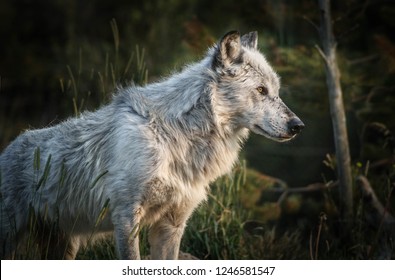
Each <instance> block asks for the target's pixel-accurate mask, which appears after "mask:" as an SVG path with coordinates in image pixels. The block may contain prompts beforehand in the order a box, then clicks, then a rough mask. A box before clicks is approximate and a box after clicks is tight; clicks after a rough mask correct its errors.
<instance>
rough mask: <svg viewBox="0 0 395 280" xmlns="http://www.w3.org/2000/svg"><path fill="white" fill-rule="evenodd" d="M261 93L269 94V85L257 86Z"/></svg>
mask: <svg viewBox="0 0 395 280" xmlns="http://www.w3.org/2000/svg"><path fill="white" fill-rule="evenodd" d="M256 90H257V91H258V92H259V93H260V94H262V95H266V94H268V90H267V87H265V86H260V87H257V89H256Z"/></svg>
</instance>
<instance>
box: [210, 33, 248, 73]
mask: <svg viewBox="0 0 395 280" xmlns="http://www.w3.org/2000/svg"><path fill="white" fill-rule="evenodd" d="M240 54H241V41H240V33H239V32H237V31H230V32H228V33H226V34H225V35H224V37H222V39H221V41H220V42H219V44H218V47H217V49H216V51H215V54H214V61H213V67H214V68H215V67H218V66H229V65H230V64H232V63H233V62H235V61H237V60H238V59H239V58H240Z"/></svg>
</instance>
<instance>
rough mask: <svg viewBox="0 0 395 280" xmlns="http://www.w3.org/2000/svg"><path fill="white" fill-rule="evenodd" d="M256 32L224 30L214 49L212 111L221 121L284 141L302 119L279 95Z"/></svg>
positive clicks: (288, 138) (277, 78)
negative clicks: (214, 82)
mask: <svg viewBox="0 0 395 280" xmlns="http://www.w3.org/2000/svg"><path fill="white" fill-rule="evenodd" d="M257 45H258V34H257V32H251V33H248V34H246V35H243V36H242V37H240V34H239V33H238V32H236V31H232V32H229V33H227V34H226V35H225V36H224V37H223V38H222V39H221V41H220V42H219V43H218V45H217V46H216V48H215V50H214V52H213V60H212V68H213V70H214V71H215V77H216V89H215V91H214V94H213V96H212V101H213V107H214V111H215V113H216V115H217V117H218V120H219V122H220V123H222V124H227V125H230V126H231V127H232V128H243V127H244V128H248V129H250V130H251V131H253V132H254V133H257V134H260V135H264V136H266V137H268V138H270V139H273V140H275V141H279V142H282V141H287V140H290V139H292V138H293V137H294V136H296V135H297V134H298V133H299V132H300V131H301V130H302V129H303V128H304V124H303V122H302V121H301V120H300V119H299V118H298V117H297V116H296V115H295V114H294V113H293V112H292V111H291V110H290V109H289V108H288V107H287V106H286V105H285V104H284V102H283V101H282V100H281V99H280V97H279V89H280V79H279V76H278V75H277V74H276V72H274V70H273V69H272V67H271V66H270V65H269V63H268V62H267V61H266V59H265V57H264V56H263V55H262V54H261V53H260V52H259V51H258V49H257Z"/></svg>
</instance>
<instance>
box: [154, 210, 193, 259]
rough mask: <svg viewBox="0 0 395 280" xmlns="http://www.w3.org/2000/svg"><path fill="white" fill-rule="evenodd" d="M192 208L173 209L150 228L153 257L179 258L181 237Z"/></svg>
mask: <svg viewBox="0 0 395 280" xmlns="http://www.w3.org/2000/svg"><path fill="white" fill-rule="evenodd" d="M191 212H192V210H191V209H184V208H182V209H181V208H178V209H171V210H170V211H169V212H167V213H166V214H165V215H164V216H163V217H162V218H161V219H159V220H158V221H157V222H156V223H155V224H153V226H152V227H151V228H150V233H149V243H150V246H151V250H150V251H151V259H153V260H158V259H162V260H163V259H167V260H176V259H178V255H179V251H180V243H181V238H182V235H183V233H184V229H185V226H186V222H187V220H188V218H189V216H190V214H191Z"/></svg>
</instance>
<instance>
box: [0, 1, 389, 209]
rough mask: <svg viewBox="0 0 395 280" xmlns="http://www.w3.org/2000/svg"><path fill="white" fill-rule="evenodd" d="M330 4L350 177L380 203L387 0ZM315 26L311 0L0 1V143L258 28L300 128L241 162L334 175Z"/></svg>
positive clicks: (254, 141) (385, 143) (285, 178)
mask: <svg viewBox="0 0 395 280" xmlns="http://www.w3.org/2000/svg"><path fill="white" fill-rule="evenodd" d="M331 7H332V13H333V24H334V31H335V36H336V39H337V41H338V62H339V65H340V72H341V83H342V88H343V94H344V101H345V106H346V113H347V118H348V119H347V122H348V123H347V124H348V134H349V141H350V149H351V157H352V167H353V172H354V173H355V174H358V173H361V172H364V173H367V174H369V176H370V179H371V180H372V184H373V185H374V187H375V188H376V189H378V193H381V198H382V199H383V200H385V199H386V198H388V193H389V192H390V191H389V190H390V189H391V188H393V187H394V183H393V182H394V173H395V172H394V155H395V138H394V133H395V114H394V111H395V32H394V30H395V1H389V0H362V1H357V0H345V1H340V0H337V1H332V5H331ZM318 24H319V11H318V6H317V1H312V0H300V1H288V0H280V1H274V0H250V1H247V0H238V1H228V0H217V1H209V0H199V1H198V0H190V1H183V0H169V1H164V0H162V1H160V0H159V1H152V0H144V1H130V0H118V1H107V0H85V1H78V0H68V1H64V0H46V1H45V0H34V1H33V0H13V1H10V0H8V1H6V0H0V150H2V149H3V148H5V146H6V145H7V144H9V143H10V141H12V140H13V139H14V138H15V137H16V136H17V135H18V134H19V133H20V132H21V131H23V130H25V129H31V128H41V127H45V126H48V125H52V124H56V123H58V122H60V121H62V120H64V119H65V118H67V117H70V116H73V115H74V114H76V113H78V112H79V111H81V110H85V109H88V110H94V109H95V108H98V107H99V106H100V104H103V102H104V103H105V102H107V101H108V99H109V98H110V96H111V91H112V89H113V88H114V85H115V84H128V83H130V82H132V81H134V82H137V83H145V82H150V81H154V80H156V79H159V78H161V77H163V76H166V75H170V74H171V73H172V72H174V71H177V70H180V69H181V67H182V66H183V65H184V64H186V63H192V62H194V61H196V60H198V59H200V58H201V57H202V56H204V54H205V51H206V49H207V48H208V47H210V46H212V45H213V44H214V43H215V42H216V41H217V40H218V39H219V38H220V37H221V36H222V35H223V34H224V33H226V32H227V31H230V30H239V31H240V32H241V33H246V32H249V31H252V30H257V31H258V32H259V48H260V49H261V51H262V52H263V53H264V54H265V55H266V56H267V59H268V60H269V62H270V63H271V64H272V65H273V67H274V69H276V70H277V71H278V73H279V74H280V76H281V81H282V90H281V96H282V98H283V99H284V101H285V102H286V103H287V104H288V105H289V107H290V108H291V109H292V110H293V111H294V112H295V113H296V114H297V115H298V116H299V117H300V118H301V119H302V120H303V121H304V123H305V124H306V128H305V129H304V131H303V132H302V133H301V135H300V136H298V137H297V138H296V139H295V140H294V141H292V142H291V143H287V144H279V143H274V142H272V141H269V140H266V139H263V138H262V137H257V136H252V137H251V138H250V140H249V141H248V143H247V144H246V147H245V149H244V150H243V155H242V157H243V158H245V159H246V161H247V166H248V167H249V168H251V169H255V170H257V171H259V172H261V173H263V174H267V175H269V176H272V177H275V178H279V179H280V180H281V182H283V183H285V184H286V185H288V186H289V187H291V188H292V187H301V186H305V185H307V184H311V183H315V182H328V181H331V180H336V172H335V171H334V170H335V169H334V165H335V164H336V163H335V162H334V157H333V154H334V145H333V132H332V125H331V117H330V113H329V103H328V94H327V86H326V82H325V71H324V64H323V61H322V59H321V57H320V55H319V53H318V51H317V49H316V47H315V45H318V44H319V43H320V41H319V34H318V31H317V29H316V27H317V26H316V25H318ZM147 77H148V80H147ZM390 198H391V197H390ZM389 201H390V200H389ZM392 201H393V200H392ZM392 207H393V206H392Z"/></svg>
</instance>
